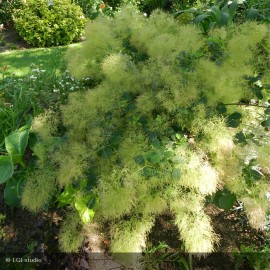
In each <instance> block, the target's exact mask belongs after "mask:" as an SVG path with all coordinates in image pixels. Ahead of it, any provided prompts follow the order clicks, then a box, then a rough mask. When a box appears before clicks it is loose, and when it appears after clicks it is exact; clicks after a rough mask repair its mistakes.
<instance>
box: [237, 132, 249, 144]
mask: <svg viewBox="0 0 270 270" xmlns="http://www.w3.org/2000/svg"><path fill="white" fill-rule="evenodd" d="M235 139H236V141H237V143H247V140H246V136H245V134H244V133H243V132H242V131H240V132H238V133H236V134H235Z"/></svg>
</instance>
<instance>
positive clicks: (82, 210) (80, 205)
mask: <svg viewBox="0 0 270 270" xmlns="http://www.w3.org/2000/svg"><path fill="white" fill-rule="evenodd" d="M92 197H93V196H92V195H88V196H86V197H78V198H77V199H76V202H75V208H76V209H77V210H78V212H79V215H80V217H81V220H82V222H83V223H85V224H88V223H89V222H91V221H92V219H93V218H94V215H95V211H94V209H89V208H88V207H87V205H88V202H89V200H90V199H91V198H92Z"/></svg>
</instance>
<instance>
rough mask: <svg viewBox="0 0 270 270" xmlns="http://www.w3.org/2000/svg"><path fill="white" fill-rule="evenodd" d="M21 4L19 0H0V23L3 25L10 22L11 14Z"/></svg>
mask: <svg viewBox="0 0 270 270" xmlns="http://www.w3.org/2000/svg"><path fill="white" fill-rule="evenodd" d="M20 6H21V1H20V0H1V1H0V23H4V24H5V25H8V24H11V23H12V14H13V12H14V10H15V9H18V8H19V7H20Z"/></svg>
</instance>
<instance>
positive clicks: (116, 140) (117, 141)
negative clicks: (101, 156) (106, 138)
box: [111, 135, 122, 146]
mask: <svg viewBox="0 0 270 270" xmlns="http://www.w3.org/2000/svg"><path fill="white" fill-rule="evenodd" d="M121 140H122V137H121V136H120V135H115V136H113V137H112V139H111V145H113V146H118V145H119V144H120V143H121Z"/></svg>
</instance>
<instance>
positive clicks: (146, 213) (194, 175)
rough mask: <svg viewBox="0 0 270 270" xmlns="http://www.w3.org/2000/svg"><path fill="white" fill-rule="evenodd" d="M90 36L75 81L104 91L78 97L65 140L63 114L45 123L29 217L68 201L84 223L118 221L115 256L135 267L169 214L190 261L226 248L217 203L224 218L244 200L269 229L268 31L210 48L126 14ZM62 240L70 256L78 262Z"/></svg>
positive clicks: (231, 37) (74, 55) (233, 32)
mask: <svg viewBox="0 0 270 270" xmlns="http://www.w3.org/2000/svg"><path fill="white" fill-rule="evenodd" d="M85 33H86V38H87V40H86V42H84V43H83V46H82V48H73V49H70V50H69V51H68V54H67V59H68V61H69V70H70V71H71V73H72V74H73V75H74V76H75V77H77V78H83V77H95V78H96V79H97V80H99V81H100V83H99V84H98V85H97V86H96V87H94V88H92V89H89V90H88V91H87V92H85V93H72V94H70V96H69V102H68V103H67V104H66V105H64V106H62V109H61V115H62V117H61V119H60V121H61V124H62V125H63V126H64V127H65V130H66V132H64V134H59V130H58V128H57V123H59V120H57V117H56V116H54V114H52V113H49V112H48V113H46V114H45V115H44V116H40V117H38V118H36V119H35V122H34V125H33V132H35V133H36V134H37V136H38V138H39V140H38V143H37V144H36V146H35V148H34V154H35V155H36V156H37V158H38V160H39V161H38V163H37V166H38V168H37V169H36V170H35V171H34V172H33V173H32V174H31V175H30V176H29V177H28V179H27V181H26V184H25V186H24V191H23V195H22V204H23V206H24V207H26V208H28V209H30V210H32V211H39V210H41V209H42V208H43V207H44V206H46V205H47V204H48V202H49V201H50V200H51V199H52V198H53V196H55V194H58V196H59V194H60V196H59V197H58V199H57V201H58V202H59V204H58V206H59V207H60V206H64V205H69V206H70V208H71V209H70V210H69V212H71V211H73V210H75V209H76V210H77V211H78V213H79V216H80V218H81V220H82V223H84V224H87V223H89V222H91V221H92V220H93V219H94V220H96V221H97V222H104V221H106V222H107V221H109V222H108V223H107V224H110V233H111V239H112V242H111V251H112V252H115V253H117V254H118V255H119V254H120V255H121V254H123V257H125V259H127V254H124V253H123V252H126V253H130V252H133V254H134V252H140V251H141V250H142V249H143V247H144V246H145V243H146V237H147V234H148V233H149V232H150V231H151V228H152V227H153V224H154V222H155V218H156V217H157V216H158V215H161V214H163V213H168V212H169V213H171V214H172V215H173V216H174V221H175V225H176V226H177V227H178V229H179V235H180V236H179V237H180V239H181V241H182V242H183V244H184V248H185V250H186V251H187V252H211V251H213V250H214V246H215V244H216V243H217V242H218V239H219V236H218V235H217V234H216V233H215V232H214V230H213V227H212V225H211V220H210V217H209V216H208V215H207V214H206V213H205V212H204V206H205V203H206V201H207V198H209V196H210V197H211V196H212V195H214V194H216V193H217V194H218V195H215V200H216V201H217V202H216V204H218V205H219V206H220V207H222V208H224V209H226V208H227V209H228V208H230V207H231V206H232V205H231V203H232V204H233V203H234V202H235V196H237V198H239V199H241V200H242V201H243V202H244V205H245V210H246V213H247V215H248V217H249V220H250V224H251V225H252V226H253V227H254V228H261V227H262V226H263V225H264V224H265V221H266V218H265V214H266V213H267V211H268V205H269V202H268V201H267V198H266V191H269V188H270V187H269V169H270V168H269V163H268V162H267V160H268V156H269V149H270V148H269V140H268V143H267V139H265V141H260V140H259V138H260V136H264V138H269V134H268V133H267V132H268V131H267V129H268V127H269V125H268V124H267V123H268V122H267V121H269V118H267V113H268V112H265V111H266V110H265V108H264V107H267V106H269V103H267V98H268V96H267V90H266V89H264V88H262V87H261V86H260V85H261V84H264V83H265V84H267V82H268V81H269V77H268V75H267V72H265V71H267V70H268V67H267V64H265V65H264V67H263V68H262V70H261V77H260V79H258V78H257V77H256V76H255V75H254V72H256V71H257V68H258V66H257V63H256V59H257V53H258V52H259V50H258V48H259V47H260V44H263V45H264V47H265V48H270V47H269V45H270V37H269V34H268V27H267V26H265V25H263V24H256V23H255V22H247V23H245V24H243V25H239V26H238V27H237V28H229V29H225V28H222V29H217V30H215V31H212V32H211V34H210V35H209V36H208V37H207V38H205V37H204V35H203V34H202V33H201V31H200V29H198V28H197V27H196V26H193V25H181V24H179V22H178V21H176V20H174V18H173V16H171V15H168V14H166V13H163V12H161V11H155V12H153V13H152V14H151V16H150V17H149V18H146V17H145V16H143V15H142V14H140V13H139V12H137V11H135V10H134V9H132V8H130V7H126V8H123V9H122V10H121V12H119V13H117V14H116V15H115V18H109V17H98V18H97V19H96V20H95V21H94V22H91V23H89V24H88V25H87V27H86V30H85ZM264 55H265V56H266V58H265V61H266V62H267V61H268V62H269V58H268V55H269V51H268V52H265V53H264ZM268 62H267V63H268ZM264 74H265V75H264ZM254 76H255V77H254ZM256 87H257V90H256ZM254 89H255V90H256V91H255V90H254ZM259 94H260V95H259ZM258 97H259V98H258ZM265 99H266V100H265ZM250 100H253V101H252V102H254V100H257V101H256V102H257V103H256V102H255V103H250ZM239 102H240V105H239V106H237V104H239ZM261 102H263V105H261V107H256V106H255V105H256V104H259V105H260V104H261ZM250 104H251V105H250ZM243 105H245V106H243ZM251 109H252V110H251ZM268 110H269V109H268ZM258 117H259V118H258ZM261 117H263V118H261ZM267 119H268V120H267ZM250 123H251V124H250ZM263 123H264V124H263ZM248 124H249V125H248ZM241 132H242V133H241ZM250 134H253V136H250ZM240 135H241V136H240ZM57 136H58V137H59V136H62V137H60V138H59V139H58V141H57V140H56V137H57ZM243 137H244V139H243ZM251 148H252V155H251V153H250V152H249V151H248V149H251ZM254 175H255V176H256V177H255V176H254ZM254 177H255V178H254ZM224 187H226V189H224ZM223 190H225V191H223ZM53 191H54V192H53ZM218 192H219V193H218ZM68 220H70V222H71V221H72V219H70V218H68ZM72 222H75V223H76V222H78V221H77V220H74V219H73V221H72ZM65 224H66V223H64V225H65ZM69 226H70V227H72V228H75V226H71V225H69ZM70 231H72V230H70ZM63 232H64V231H63V230H62V236H61V234H60V243H61V247H62V249H63V250H68V251H70V248H69V247H70V246H69V245H70V241H69V240H68V241H67V242H65V239H66V234H64V233H63ZM74 233H75V232H74ZM69 237H70V236H69ZM76 239H78V237H77V236H76ZM78 242H79V241H78ZM78 242H77V243H78ZM73 248H74V246H73ZM130 254H131V255H132V253H130ZM131 257H132V256H131ZM130 259H131V260H132V258H130Z"/></svg>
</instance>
